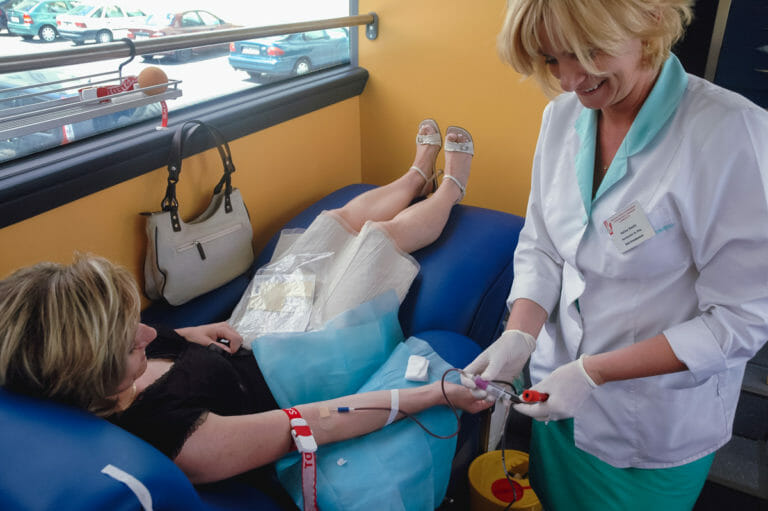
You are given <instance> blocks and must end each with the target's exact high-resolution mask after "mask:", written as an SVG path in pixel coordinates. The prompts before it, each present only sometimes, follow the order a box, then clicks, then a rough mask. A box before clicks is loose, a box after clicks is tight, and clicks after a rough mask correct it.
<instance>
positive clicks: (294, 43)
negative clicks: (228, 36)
mask: <svg viewBox="0 0 768 511" xmlns="http://www.w3.org/2000/svg"><path fill="white" fill-rule="evenodd" d="M348 62H349V32H347V30H346V29H345V28H331V29H328V30H313V31H311V32H300V33H298V34H288V35H284V36H277V37H263V38H261V39H254V40H251V41H237V42H234V43H231V44H230V46H229V64H230V65H231V66H232V67H233V68H235V69H238V70H242V71H245V72H247V73H248V74H249V75H250V76H251V78H253V79H254V80H261V79H264V78H273V77H278V76H296V75H302V74H305V73H309V72H310V71H315V70H317V69H321V68H325V67H330V66H335V65H338V64H346V63H348Z"/></svg>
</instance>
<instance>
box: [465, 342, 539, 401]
mask: <svg viewBox="0 0 768 511" xmlns="http://www.w3.org/2000/svg"><path fill="white" fill-rule="evenodd" d="M534 349H536V339H534V338H533V336H532V335H531V334H528V333H526V332H523V331H521V330H506V331H504V333H503V334H501V336H500V337H499V338H498V339H496V341H494V343H493V344H491V345H490V346H488V348H486V349H485V351H483V352H482V353H480V354H479V355H478V356H477V358H475V360H473V361H472V363H470V364H469V365H468V366H467V367H465V368H464V372H466V373H470V374H472V375H480V377H481V378H482V379H484V380H486V381H493V380H500V381H506V382H512V380H514V379H515V377H516V376H517V375H518V374H520V372H521V371H522V370H523V367H525V363H526V362H527V361H528V358H529V357H530V356H531V353H533V350H534ZM461 383H462V384H463V385H464V386H465V387H468V388H470V389H472V394H473V395H474V396H475V397H476V398H478V399H483V398H485V397H487V393H486V391H484V390H481V389H478V388H477V386H476V385H475V382H474V381H472V380H470V379H469V378H466V377H465V376H462V377H461Z"/></svg>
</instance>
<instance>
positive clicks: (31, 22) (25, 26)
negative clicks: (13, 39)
mask: <svg viewBox="0 0 768 511" xmlns="http://www.w3.org/2000/svg"><path fill="white" fill-rule="evenodd" d="M76 5H77V2H76V1H73V0H42V1H40V0H24V1H23V2H21V3H20V4H18V5H15V6H14V7H13V8H12V9H10V10H9V11H8V12H7V13H6V15H7V16H8V32H10V33H11V34H14V35H20V36H21V37H23V38H24V39H27V40H29V39H32V38H33V37H35V36H38V37H39V38H40V39H41V40H43V41H45V42H46V43H52V42H53V41H55V40H56V37H58V35H59V32H58V31H57V30H56V16H57V15H59V14H64V13H65V12H67V11H69V10H70V9H72V8H73V7H75V6H76Z"/></svg>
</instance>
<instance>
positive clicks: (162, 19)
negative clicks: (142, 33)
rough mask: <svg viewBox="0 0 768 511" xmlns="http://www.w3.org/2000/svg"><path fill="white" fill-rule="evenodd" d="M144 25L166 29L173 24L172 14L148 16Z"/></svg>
mask: <svg viewBox="0 0 768 511" xmlns="http://www.w3.org/2000/svg"><path fill="white" fill-rule="evenodd" d="M145 23H146V24H147V25H150V26H153V27H167V26H168V25H170V24H171V23H173V14H171V13H167V14H150V15H149V17H148V18H147V21H146V22H145Z"/></svg>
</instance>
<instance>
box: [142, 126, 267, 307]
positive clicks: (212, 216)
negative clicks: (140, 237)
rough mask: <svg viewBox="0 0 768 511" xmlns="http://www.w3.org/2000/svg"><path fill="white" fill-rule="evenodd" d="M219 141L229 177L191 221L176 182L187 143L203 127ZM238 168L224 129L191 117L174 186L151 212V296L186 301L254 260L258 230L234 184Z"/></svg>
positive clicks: (180, 142) (172, 167) (179, 145)
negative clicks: (185, 216)
mask: <svg viewBox="0 0 768 511" xmlns="http://www.w3.org/2000/svg"><path fill="white" fill-rule="evenodd" d="M201 127H202V128H205V129H206V130H207V131H208V133H209V134H210V135H211V136H212V137H213V139H214V140H215V142H216V147H217V149H218V151H219V155H220V156H221V161H222V164H223V166H224V175H223V176H222V178H221V180H219V182H218V184H217V185H216V187H215V188H214V190H213V197H212V198H211V202H210V204H208V207H207V208H206V209H205V211H204V212H203V213H202V214H201V215H200V216H198V217H197V218H195V219H194V220H190V221H188V222H185V221H183V220H182V219H181V217H180V216H179V202H178V200H177V198H176V183H178V182H179V175H180V174H181V159H182V154H183V146H184V144H185V142H187V141H188V140H189V139H190V137H191V136H192V134H193V133H195V131H197V129H198V128H201ZM234 171H235V166H234V164H233V163H232V156H231V153H230V150H229V145H228V144H227V142H226V141H225V140H224V137H223V136H222V135H221V133H220V132H219V131H218V130H217V129H216V128H214V127H213V126H210V125H208V124H205V123H203V122H201V121H187V122H185V123H184V124H182V125H181V127H180V128H179V130H178V131H177V132H176V133H175V134H174V136H173V141H172V143H171V153H170V156H169V163H168V185H167V187H166V190H165V197H164V198H163V201H162V203H161V208H162V209H161V211H157V212H154V213H145V215H148V218H147V225H146V232H147V242H148V243H147V253H146V259H145V261H144V292H145V294H146V295H147V297H148V298H150V299H153V300H157V299H160V298H163V299H165V300H166V301H167V302H168V303H170V304H171V305H180V304H182V303H185V302H187V301H189V300H191V299H192V298H195V297H196V296H200V295H202V294H204V293H206V292H208V291H211V290H213V289H216V288H217V287H219V286H221V285H223V284H225V283H227V282H229V281H230V280H232V279H234V278H235V277H237V276H239V275H240V274H242V273H244V272H245V271H246V270H248V269H249V268H250V266H251V264H252V263H253V259H254V253H253V229H252V227H251V221H250V217H249V216H248V210H247V209H246V207H245V204H244V203H243V198H242V196H241V195H240V191H239V190H238V189H236V188H233V187H232V173H233V172H234Z"/></svg>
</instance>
